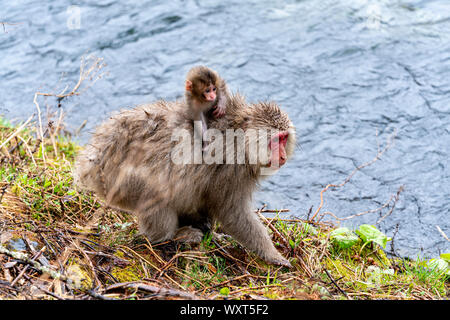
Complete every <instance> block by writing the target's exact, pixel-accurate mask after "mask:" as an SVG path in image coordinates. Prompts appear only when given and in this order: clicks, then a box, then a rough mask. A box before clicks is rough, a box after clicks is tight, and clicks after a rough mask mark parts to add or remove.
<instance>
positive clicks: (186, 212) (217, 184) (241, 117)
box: [75, 95, 295, 266]
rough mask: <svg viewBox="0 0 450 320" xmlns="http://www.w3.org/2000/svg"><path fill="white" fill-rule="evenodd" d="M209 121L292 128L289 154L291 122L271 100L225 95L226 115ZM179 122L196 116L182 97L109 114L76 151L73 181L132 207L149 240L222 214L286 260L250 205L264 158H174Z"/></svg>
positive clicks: (253, 244)
mask: <svg viewBox="0 0 450 320" xmlns="http://www.w3.org/2000/svg"><path fill="white" fill-rule="evenodd" d="M209 124H210V127H212V128H216V129H218V130H221V131H224V130H226V129H239V128H240V129H243V130H244V131H245V130H246V129H259V128H263V129H276V130H280V131H289V133H290V134H289V137H288V142H287V145H286V152H287V155H288V158H289V157H290V156H291V155H292V154H293V151H294V145H295V128H294V126H293V124H292V122H291V121H290V120H289V118H288V116H287V114H286V113H284V112H283V111H281V110H280V108H279V107H278V106H277V105H276V104H275V103H272V102H271V103H256V104H248V103H247V102H246V101H245V99H244V98H243V97H242V96H240V95H234V96H231V97H230V98H229V99H228V101H227V113H226V116H225V117H224V118H221V119H218V120H217V121H211V122H210V123H209ZM180 128H184V129H186V130H188V131H189V132H190V133H191V135H192V136H193V130H194V128H193V122H192V121H191V120H190V118H189V115H188V114H187V108H186V105H185V102H182V101H177V102H165V101H159V102H155V103H152V104H147V105H142V106H138V107H136V108H135V109H132V110H124V111H121V112H120V113H118V114H115V115H113V116H112V117H111V118H110V119H109V120H107V121H105V122H104V123H102V124H101V125H100V126H99V127H98V128H97V130H96V131H95V133H94V135H93V137H92V140H91V141H90V143H89V144H88V145H86V147H85V148H84V150H82V152H81V153H80V154H79V156H78V157H77V161H76V170H75V181H76V183H77V184H78V185H79V186H81V187H82V188H84V189H87V190H90V191H94V192H96V193H97V194H98V195H99V196H101V197H102V198H104V199H105V200H106V202H107V203H108V204H109V205H111V206H113V207H117V208H120V209H122V210H126V211H129V212H132V213H135V214H136V215H137V217H138V221H139V226H140V230H141V232H142V233H144V234H145V235H147V237H148V238H149V239H150V241H154V242H158V241H164V240H168V239H173V238H175V237H177V236H180V235H183V234H185V233H186V231H188V233H190V234H195V233H196V234H197V237H200V236H201V232H200V231H199V230H198V228H199V227H200V226H201V225H204V224H206V223H214V222H219V223H220V226H221V228H222V229H223V230H224V231H225V232H226V233H228V234H230V235H231V236H233V237H234V238H235V239H236V240H237V241H239V242H240V243H241V244H242V245H244V246H246V247H247V248H249V249H251V250H253V251H254V252H256V253H257V254H258V255H259V256H260V257H261V258H263V259H265V260H266V261H267V262H269V263H273V264H279V265H285V266H290V264H289V262H288V261H287V260H286V259H285V258H283V257H282V256H281V254H280V253H279V252H278V251H277V250H276V249H275V247H274V246H273V243H272V241H271V240H270V237H269V234H268V232H267V230H266V229H265V227H264V225H263V224H262V222H261V221H260V220H259V219H258V217H257V215H256V214H255V213H254V212H253V210H252V207H251V206H252V194H253V193H254V191H255V190H256V189H257V187H258V182H259V181H260V179H261V178H262V176H261V174H260V173H261V168H262V167H263V166H264V164H262V163H258V164H249V163H248V161H247V160H246V162H245V164H210V165H207V164H187V165H186V164H184V165H183V164H175V163H173V161H171V150H172V148H173V147H174V146H175V145H176V144H177V141H171V135H172V132H173V130H176V129H180ZM231 152H234V150H232V151H231ZM193 227H195V228H193Z"/></svg>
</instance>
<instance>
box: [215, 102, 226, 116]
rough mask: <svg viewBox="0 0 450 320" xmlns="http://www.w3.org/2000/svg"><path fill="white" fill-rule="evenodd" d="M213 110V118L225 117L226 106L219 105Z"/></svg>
mask: <svg viewBox="0 0 450 320" xmlns="http://www.w3.org/2000/svg"><path fill="white" fill-rule="evenodd" d="M213 109H214V111H213V116H214V117H215V118H222V117H223V116H224V115H225V106H223V105H220V104H218V105H216V106H214V107H213Z"/></svg>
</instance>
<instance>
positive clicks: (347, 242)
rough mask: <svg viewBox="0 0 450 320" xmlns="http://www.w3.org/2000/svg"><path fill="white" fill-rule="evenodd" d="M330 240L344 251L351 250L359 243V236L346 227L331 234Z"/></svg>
mask: <svg viewBox="0 0 450 320" xmlns="http://www.w3.org/2000/svg"><path fill="white" fill-rule="evenodd" d="M330 238H331V240H333V241H334V243H336V244H337V245H338V246H339V247H341V248H343V249H345V248H350V247H351V246H353V245H355V244H356V243H357V242H358V241H359V238H358V236H357V235H356V234H354V233H353V232H352V231H350V230H349V229H348V228H345V227H342V228H337V229H335V230H333V231H332V232H331V233H330Z"/></svg>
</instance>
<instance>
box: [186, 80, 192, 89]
mask: <svg viewBox="0 0 450 320" xmlns="http://www.w3.org/2000/svg"><path fill="white" fill-rule="evenodd" d="M186 91H192V81H189V80H186Z"/></svg>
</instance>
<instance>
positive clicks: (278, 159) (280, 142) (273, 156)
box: [268, 131, 289, 168]
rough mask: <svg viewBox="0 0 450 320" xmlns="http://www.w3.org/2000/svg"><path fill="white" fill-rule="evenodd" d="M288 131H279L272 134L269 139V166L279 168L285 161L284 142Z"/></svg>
mask: <svg viewBox="0 0 450 320" xmlns="http://www.w3.org/2000/svg"><path fill="white" fill-rule="evenodd" d="M288 136H289V133H288V132H287V131H283V132H279V133H277V134H275V135H274V136H272V138H271V139H270V141H269V149H270V158H269V163H268V166H269V167H275V168H279V167H281V166H282V165H284V164H285V163H286V160H287V156H286V143H287V139H288Z"/></svg>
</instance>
